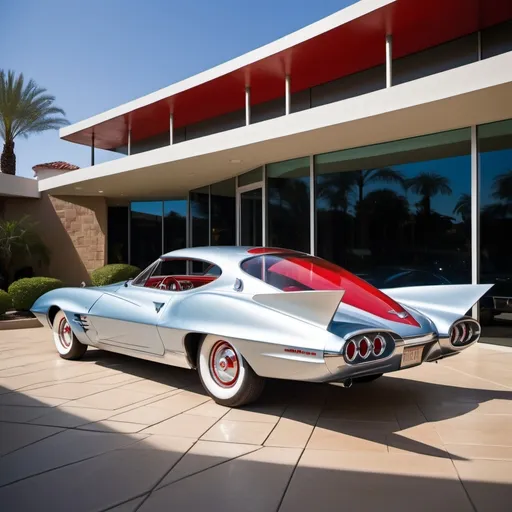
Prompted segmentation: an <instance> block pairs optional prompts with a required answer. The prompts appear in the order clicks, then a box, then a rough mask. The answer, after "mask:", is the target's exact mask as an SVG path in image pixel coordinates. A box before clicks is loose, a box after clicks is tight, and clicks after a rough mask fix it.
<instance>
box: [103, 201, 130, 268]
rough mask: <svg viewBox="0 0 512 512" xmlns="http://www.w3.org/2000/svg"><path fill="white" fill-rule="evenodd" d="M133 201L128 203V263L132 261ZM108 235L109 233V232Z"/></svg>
mask: <svg viewBox="0 0 512 512" xmlns="http://www.w3.org/2000/svg"><path fill="white" fill-rule="evenodd" d="M131 210H132V203H128V265H130V264H131V262H132V214H131ZM107 236H108V233H107Z"/></svg>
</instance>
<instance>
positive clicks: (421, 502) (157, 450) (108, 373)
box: [0, 329, 512, 512]
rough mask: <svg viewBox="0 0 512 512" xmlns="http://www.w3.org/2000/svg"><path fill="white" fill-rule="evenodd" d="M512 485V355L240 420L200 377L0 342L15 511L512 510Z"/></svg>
mask: <svg viewBox="0 0 512 512" xmlns="http://www.w3.org/2000/svg"><path fill="white" fill-rule="evenodd" d="M511 483H512V349H510V348H505V347H494V346H490V345H485V346H484V345H479V346H476V347H473V348H471V349H469V350H467V351H466V352H464V353H463V354H461V355H459V356H457V357H454V358H452V359H447V360H444V361H441V362H440V363H439V364H425V365H423V366H421V367H419V368H414V369H410V370H406V371H403V372H400V373H397V374H394V375H393V376H390V377H384V378H382V379H380V380H379V381H377V382H374V383H372V384H365V385H359V386H354V387H352V388H351V389H343V388H340V387H336V386H328V385H319V384H305V383H291V382H279V381H273V382H269V384H268V386H267V388H266V391H265V393H264V395H263V397H262V398H261V400H260V401H259V403H258V404H257V405H255V406H252V407H248V408H244V409H237V410H235V409H234V410H230V409H227V408H224V407H221V406H218V405H216V404H215V403H213V402H212V400H210V399H209V398H208V397H207V396H206V395H205V393H204V392H203V391H202V389H201V387H200V385H199V381H198V378H197V376H196V374H195V372H191V371H187V370H182V369H178V368H171V367H166V366H162V365H159V364H156V363H149V362H145V361H139V360H134V359H130V358H128V357H123V356H118V355H115V354H109V353H106V352H102V351H97V350H89V351H88V352H87V354H86V356H85V358H84V359H83V360H82V361H78V362H69V361H64V360H61V359H60V358H59V357H58V356H57V354H56V351H55V350H54V347H53V343H52V342H51V339H50V334H49V332H48V331H47V330H45V329H32V330H24V331H3V332H0V510H2V511H5V512H10V511H31V510H37V511H52V512H54V511H66V512H67V511H73V512H79V511H101V510H114V511H116V512H129V511H135V510H140V511H143V512H146V511H153V510H156V511H160V510H162V511H181V510H186V511H201V510H208V511H211V510H215V511H216V510H222V511H237V512H238V511H242V512H245V511H258V512H261V511H276V510H280V511H302V510H304V511H311V510H313V511H314V512H320V511H323V510H325V511H329V512H332V511H335V510H347V511H359V510H372V511H374V510H378V511H379V512H380V511H387V510H389V511H393V512H396V511H397V510H414V511H436V512H441V511H450V512H452V511H457V512H458V511H466V510H467V511H475V510H477V511H479V512H480V511H482V512H483V511H498V510H507V511H510V510H512V485H511Z"/></svg>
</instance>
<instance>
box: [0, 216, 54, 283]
mask: <svg viewBox="0 0 512 512" xmlns="http://www.w3.org/2000/svg"><path fill="white" fill-rule="evenodd" d="M31 260H37V261H38V262H41V263H48V260H49V251H48V249H47V247H46V246H45V245H44V243H43V242H42V240H41V238H40V237H39V235H38V234H37V232H36V231H35V225H34V224H33V223H31V222H30V221H29V218H28V217H27V216H25V217H23V218H21V219H20V220H0V268H1V269H2V270H3V273H4V274H5V276H6V277H7V284H9V283H10V282H11V280H12V278H13V276H14V273H15V271H16V270H17V269H18V268H20V267H21V266H23V264H26V263H29V262H31ZM15 265H16V267H17V268H15Z"/></svg>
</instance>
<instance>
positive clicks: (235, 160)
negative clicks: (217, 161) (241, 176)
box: [229, 158, 242, 164]
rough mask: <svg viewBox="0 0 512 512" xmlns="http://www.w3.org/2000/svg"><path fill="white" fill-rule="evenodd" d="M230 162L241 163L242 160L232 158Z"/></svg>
mask: <svg viewBox="0 0 512 512" xmlns="http://www.w3.org/2000/svg"><path fill="white" fill-rule="evenodd" d="M229 163H230V164H241V163H242V160H239V159H238V158H233V159H232V160H230V161H229Z"/></svg>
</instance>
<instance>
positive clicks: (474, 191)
mask: <svg viewBox="0 0 512 512" xmlns="http://www.w3.org/2000/svg"><path fill="white" fill-rule="evenodd" d="M479 282H480V162H479V158H478V134H477V127H476V126H472V127H471V283H472V284H478V283H479ZM479 314H480V311H479V308H478V304H476V305H475V306H473V311H472V315H473V318H475V319H476V320H478V317H479Z"/></svg>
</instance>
